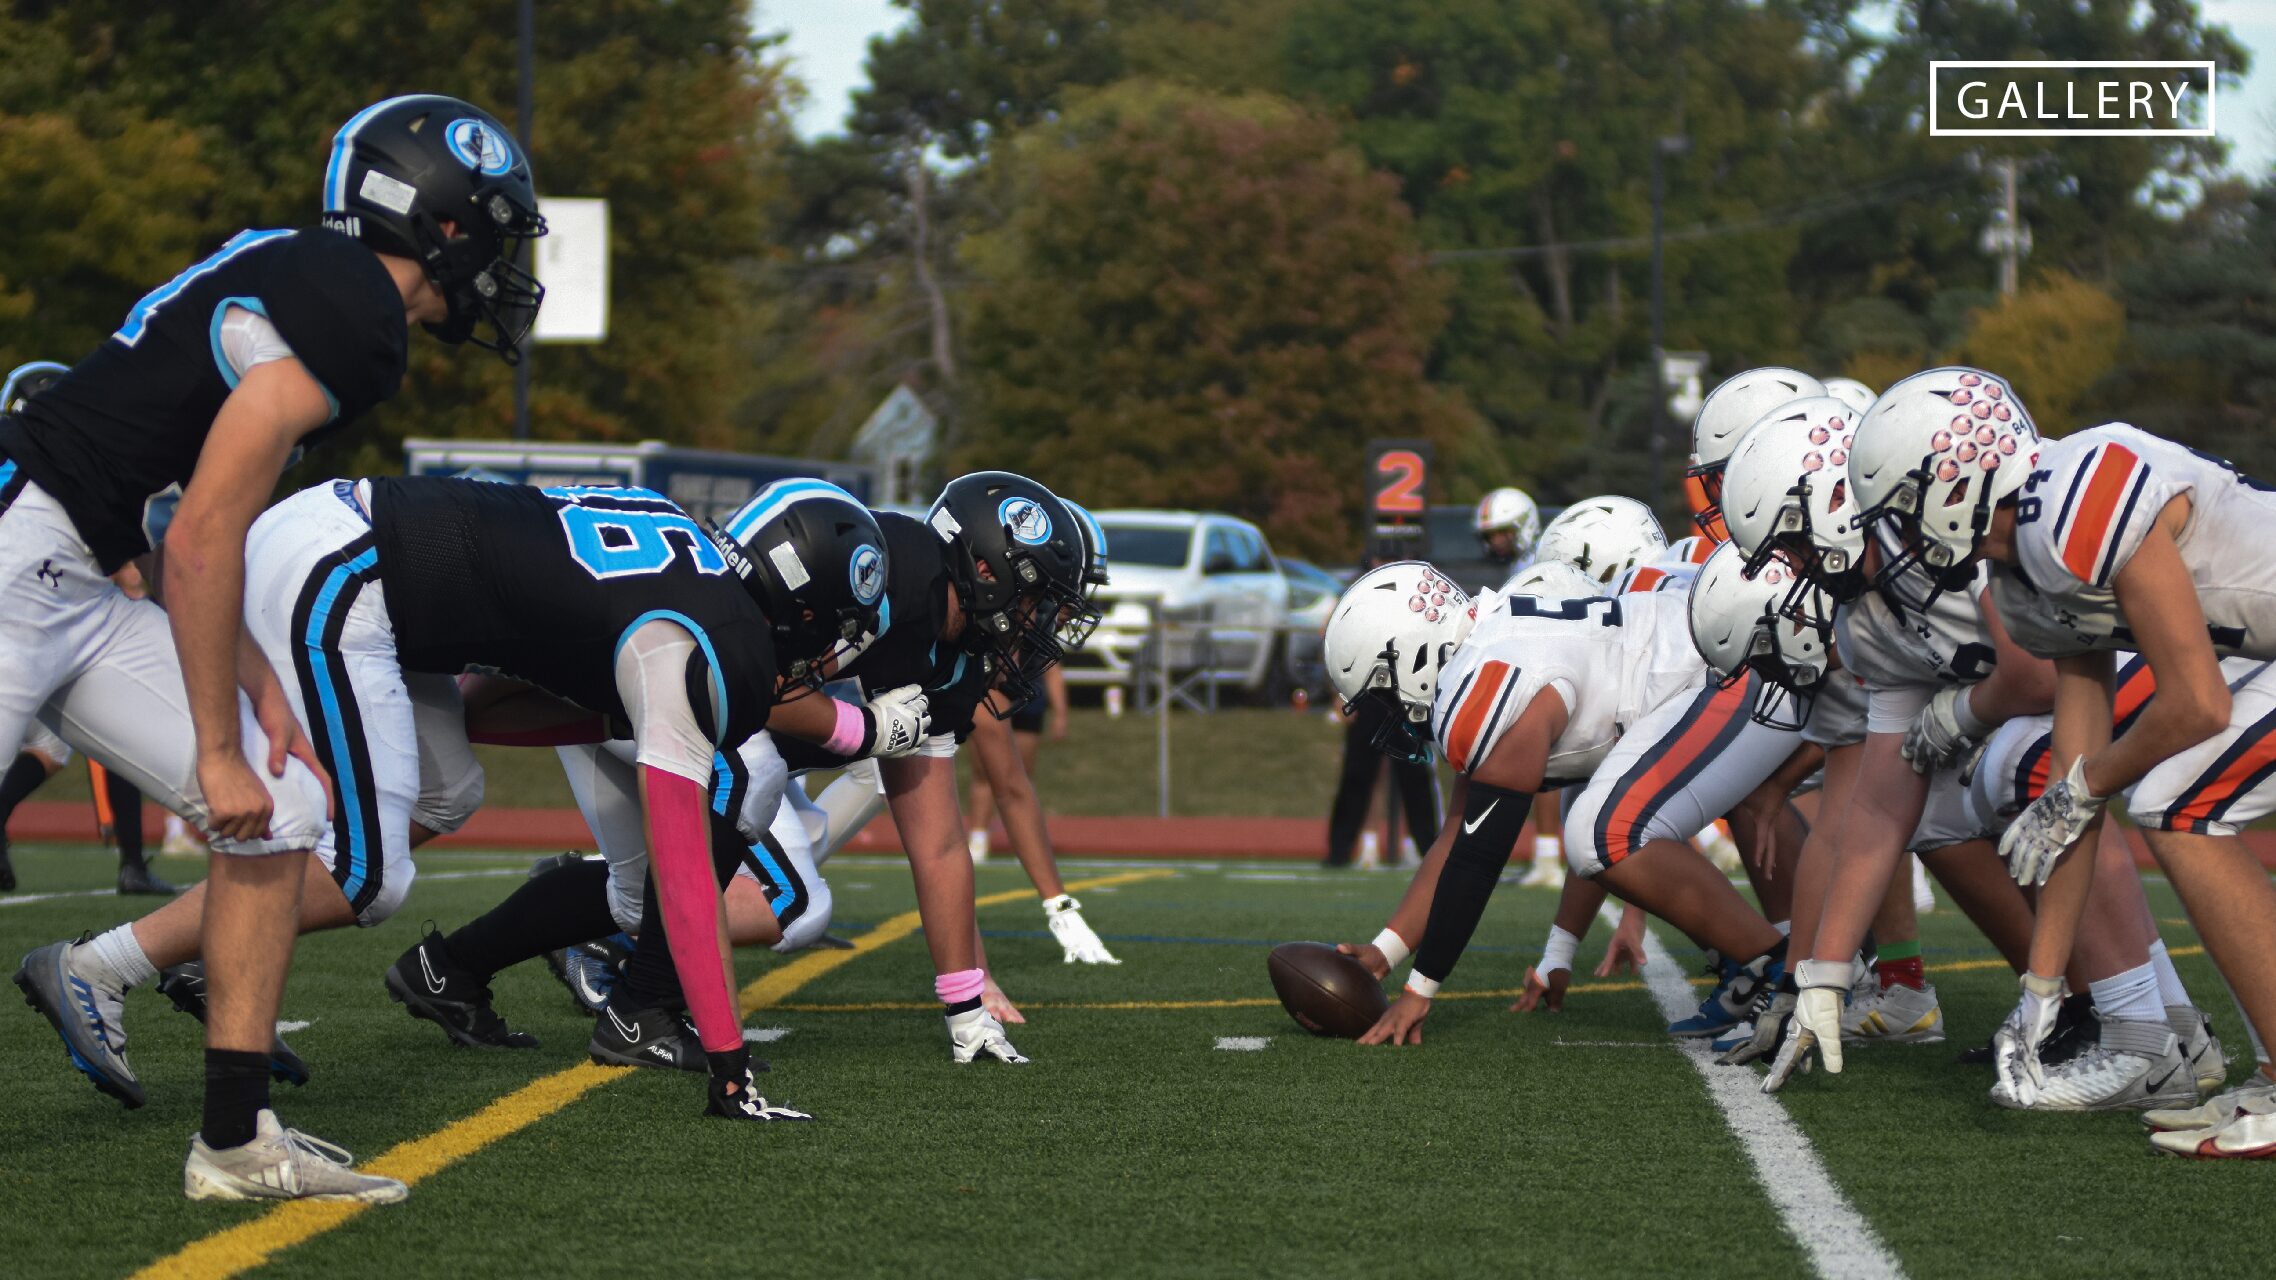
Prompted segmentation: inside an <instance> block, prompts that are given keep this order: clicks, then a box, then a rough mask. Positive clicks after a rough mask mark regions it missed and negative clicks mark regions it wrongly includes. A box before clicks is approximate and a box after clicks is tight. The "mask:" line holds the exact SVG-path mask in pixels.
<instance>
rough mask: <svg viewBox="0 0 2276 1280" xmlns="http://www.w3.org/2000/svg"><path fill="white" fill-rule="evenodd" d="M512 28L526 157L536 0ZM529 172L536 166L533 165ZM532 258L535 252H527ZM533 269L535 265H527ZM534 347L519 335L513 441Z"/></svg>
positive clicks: (525, 425)
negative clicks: (517, 48) (515, 32)
mask: <svg viewBox="0 0 2276 1280" xmlns="http://www.w3.org/2000/svg"><path fill="white" fill-rule="evenodd" d="M514 7H515V9H516V10H517V12H516V14H515V18H516V25H517V26H518V27H519V28H520V31H519V33H518V39H517V41H516V43H517V44H518V45H519V46H520V51H519V56H518V59H517V60H518V61H519V63H520V67H519V68H518V78H519V80H520V85H519V87H518V89H517V91H516V92H515V95H514V132H515V133H517V134H519V135H520V137H521V144H522V154H523V155H524V156H527V155H529V139H530V113H531V112H532V111H534V110H535V109H536V107H535V104H534V103H533V101H532V99H533V98H534V97H535V96H536V93H535V89H536V86H535V84H534V81H535V80H536V79H537V75H536V71H535V69H534V64H535V62H536V59H537V51H536V48H535V46H536V44H537V0H520V3H518V4H516V5H515V6H514ZM531 167H532V168H535V167H536V165H535V164H534V163H533V164H532V165H531ZM530 252H531V253H532V254H535V253H536V252H537V250H536V249H535V248H534V247H533V248H532V249H530ZM529 266H530V267H531V268H533V269H534V268H535V267H536V266H537V264H536V263H535V262H532V263H530V264H529ZM536 345H537V344H536V343H534V342H531V341H530V339H529V336H528V335H526V334H525V335H523V337H522V343H521V359H519V360H516V361H515V362H514V439H516V440H527V439H529V357H530V348H531V347H534V346H536Z"/></svg>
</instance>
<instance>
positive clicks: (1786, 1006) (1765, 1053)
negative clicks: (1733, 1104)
mask: <svg viewBox="0 0 2276 1280" xmlns="http://www.w3.org/2000/svg"><path fill="white" fill-rule="evenodd" d="M1794 1004H1795V999H1794V993H1793V992H1791V991H1775V990H1772V991H1764V992H1762V993H1761V994H1759V995H1757V996H1756V997H1755V998H1754V1004H1753V1005H1752V1006H1751V1007H1750V1008H1749V1009H1748V1011H1747V1014H1748V1016H1749V1017H1751V1018H1753V1019H1754V1035H1753V1037H1752V1038H1750V1039H1746V1040H1741V1041H1739V1042H1738V1043H1737V1044H1735V1045H1732V1046H1731V1047H1730V1048H1728V1049H1725V1050H1724V1051H1723V1053H1722V1056H1721V1057H1718V1058H1716V1059H1715V1061H1716V1062H1718V1063H1720V1064H1722V1065H1723V1066H1726V1067H1739V1066H1745V1065H1746V1064H1747V1063H1749V1062H1755V1061H1758V1060H1760V1059H1763V1058H1767V1057H1769V1056H1770V1055H1772V1054H1774V1053H1776V1052H1778V1040H1779V1037H1781V1036H1783V1035H1785V1034H1786V1024H1787V1022H1788V1021H1790V1020H1791V1019H1792V1018H1793V1016H1794Z"/></svg>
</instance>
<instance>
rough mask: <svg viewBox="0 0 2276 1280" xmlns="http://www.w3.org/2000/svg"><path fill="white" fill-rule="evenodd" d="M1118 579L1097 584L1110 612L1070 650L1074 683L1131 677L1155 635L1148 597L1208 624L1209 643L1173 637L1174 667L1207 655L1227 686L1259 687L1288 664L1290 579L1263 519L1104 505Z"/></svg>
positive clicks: (1181, 618) (1181, 616) (1180, 617)
mask: <svg viewBox="0 0 2276 1280" xmlns="http://www.w3.org/2000/svg"><path fill="white" fill-rule="evenodd" d="M1096 514H1097V516H1098V522H1099V525H1100V527H1101V528H1103V529H1104V530H1105V531H1106V546H1107V564H1108V575H1109V578H1110V581H1109V582H1108V585H1107V586H1106V587H1105V588H1103V589H1102V590H1101V591H1100V592H1099V603H1100V607H1101V609H1102V610H1103V611H1104V613H1105V617H1104V619H1103V620H1102V621H1101V622H1100V623H1099V628H1098V631H1097V633H1096V634H1094V635H1093V636H1092V637H1091V640H1090V643H1089V644H1087V645H1085V646H1083V648H1082V649H1081V650H1080V651H1079V652H1077V653H1075V654H1072V655H1070V656H1069V658H1068V662H1067V667H1066V672H1067V679H1068V681H1069V682H1070V683H1073V684H1093V685H1110V684H1120V685H1126V684H1129V683H1130V682H1131V680H1132V678H1133V674H1134V669H1135V668H1136V666H1137V664H1138V661H1139V655H1140V653H1141V652H1142V650H1143V649H1144V648H1145V645H1146V643H1147V640H1148V630H1147V628H1148V625H1149V622H1150V616H1149V611H1148V607H1147V604H1146V603H1145V602H1146V601H1149V600H1152V601H1158V602H1159V607H1160V608H1161V609H1163V610H1164V611H1165V613H1166V616H1167V617H1169V618H1171V619H1173V620H1177V621H1178V622H1180V623H1181V624H1183V623H1195V624H1200V623H1206V625H1207V627H1208V639H1207V642H1206V643H1199V644H1196V643H1194V641H1193V639H1192V638H1190V637H1189V638H1187V639H1183V640H1176V639H1173V641H1172V643H1171V644H1170V645H1169V646H1168V651H1169V653H1170V655H1171V656H1170V666H1171V669H1172V671H1173V672H1174V673H1176V674H1178V675H1180V676H1183V675H1187V674H1190V667H1188V668H1187V669H1184V670H1181V669H1180V668H1181V667H1182V666H1185V665H1186V664H1185V663H1184V662H1183V661H1181V659H1182V658H1183V657H1185V656H1186V655H1194V654H1198V655H1201V657H1202V659H1204V660H1205V661H1206V664H1207V666H1208V668H1209V671H1210V673H1211V677H1210V678H1211V679H1212V680H1213V681H1215V682H1216V683H1217V684H1218V685H1220V686H1229V687H1233V688H1237V689H1239V690H1241V691H1243V692H1244V693H1249V694H1259V695H1261V694H1262V693H1264V692H1265V691H1266V689H1267V686H1268V683H1269V682H1271V681H1273V680H1274V679H1275V678H1276V677H1277V676H1278V674H1279V673H1280V671H1281V670H1283V669H1284V667H1285V665H1286V663H1285V656H1284V647H1285V646H1284V641H1283V627H1284V625H1285V623H1286V620H1287V616H1288V592H1289V586H1288V579H1287V578H1285V577H1283V576H1282V575H1281V572H1280V566H1279V564H1278V562H1276V561H1275V560H1274V559H1273V555H1272V548H1271V547H1270V546H1268V545H1266V543H1265V540H1264V534H1262V533H1260V532H1259V531H1258V530H1257V527H1256V526H1255V525H1253V524H1250V523H1249V522H1248V521H1246V520H1242V519H1240V518H1238V517H1236V516H1229V515H1225V514H1223V513H1221V512H1208V511H1144V510H1123V511H1100V512H1098V513H1096Z"/></svg>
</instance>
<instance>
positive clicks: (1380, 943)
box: [1375, 929, 1414, 969]
mask: <svg viewBox="0 0 2276 1280" xmlns="http://www.w3.org/2000/svg"><path fill="white" fill-rule="evenodd" d="M1375 949H1376V950H1377V951H1380V952H1382V953H1383V963H1385V964H1387V965H1389V966H1391V967H1392V968H1394V969H1396V968H1398V967H1399V966H1400V965H1402V964H1405V963H1406V962H1407V957H1408V956H1410V955H1413V954H1414V952H1413V951H1412V950H1410V949H1409V948H1408V946H1407V940H1406V939H1405V938H1402V937H1400V936H1399V935H1398V933H1397V932H1396V931H1394V930H1391V929H1385V930H1384V931H1383V932H1381V933H1378V934H1376V935H1375Z"/></svg>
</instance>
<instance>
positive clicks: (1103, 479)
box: [960, 81, 1475, 556]
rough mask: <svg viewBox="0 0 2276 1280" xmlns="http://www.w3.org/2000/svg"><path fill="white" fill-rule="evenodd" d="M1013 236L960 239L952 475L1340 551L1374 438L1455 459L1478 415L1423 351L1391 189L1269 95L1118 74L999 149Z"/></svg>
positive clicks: (1423, 322)
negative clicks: (1434, 446)
mask: <svg viewBox="0 0 2276 1280" xmlns="http://www.w3.org/2000/svg"><path fill="white" fill-rule="evenodd" d="M998 162H999V165H1000V166H1001V171H1000V172H999V173H998V174H997V175H996V182H997V184H998V186H997V190H998V195H999V202H1000V204H1001V207H1003V208H1005V209H1007V210H1009V214H1008V216H1007V217H1006V219H1005V220H1004V222H1003V223H1002V224H1001V225H1000V226H998V227H996V228H993V229H991V230H988V231H986V232H983V233H979V234H976V235H974V236H972V237H970V238H968V239H967V240H966V242H965V246H964V263H965V265H966V267H967V268H968V269H969V270H970V271H971V272H972V274H973V275H974V276H975V277H976V279H975V280H974V282H973V283H972V285H971V286H970V289H969V293H968V313H967V317H966V323H967V331H968V350H969V353H970V354H969V361H968V370H967V381H966V406H965V408H966V413H965V416H966V421H967V422H968V423H969V424H971V426H970V435H969V436H968V441H969V443H968V445H967V447H966V450H965V456H964V457H963V458H961V459H960V461H961V462H967V463H971V464H975V465H980V464H1004V463H1008V462H1012V461H1013V460H1016V464H1017V465H1018V466H1020V467H1021V468H1022V469H1023V470H1029V471H1032V472H1033V474H1035V475H1036V476H1037V477H1038V478H1039V479H1042V480H1044V481H1045V482H1046V483H1049V484H1053V485H1064V486H1066V491H1067V492H1069V493H1072V494H1076V495H1079V496H1080V497H1081V498H1082V500H1083V501H1085V502H1086V503H1090V504H1092V505H1096V506H1116V505H1123V504H1129V503H1155V504H1159V503H1167V504H1172V505H1177V506H1201V507H1213V508H1221V509H1224V510H1228V511H1233V512H1237V513H1240V514H1243V515H1246V516H1249V517H1251V518H1254V519H1256V520H1258V521H1259V522H1260V523H1262V524H1264V525H1265V526H1267V528H1269V530H1270V531H1271V534H1272V537H1273V539H1274V541H1275V543H1276V545H1279V546H1282V547H1284V548H1286V549H1288V550H1291V551H1296V552H1300V553H1307V554H1315V555H1330V556H1334V555H1344V554H1349V553H1350V552H1351V551H1352V550H1353V549H1354V548H1355V546H1356V545H1357V541H1358V533H1359V510H1358V508H1359V498H1358V493H1359V489H1360V486H1359V484H1358V483H1357V481H1358V478H1359V477H1360V474H1361V471H1362V467H1363V461H1364V457H1363V451H1364V448H1365V445H1366V442H1367V441H1368V440H1369V439H1370V438H1372V437H1378V436H1420V437H1425V438H1429V439H1432V440H1434V441H1436V442H1437V443H1438V446H1439V450H1440V454H1439V456H1440V461H1441V464H1442V466H1449V467H1455V468H1459V465H1460V463H1461V462H1462V460H1463V459H1464V458H1465V457H1466V456H1470V455H1469V451H1470V450H1471V449H1472V448H1473V447H1474V438H1475V437H1474V420H1473V419H1472V418H1471V416H1470V415H1469V414H1468V413H1467V411H1466V410H1465V409H1463V407H1462V406H1461V404H1460V402H1459V401H1458V400H1456V399H1453V398H1451V397H1448V396H1446V395H1444V394H1442V393H1441V392H1439V391H1438V390H1436V389H1434V388H1433V387H1432V386H1431V385H1430V384H1429V382H1428V380H1427V378H1426V377H1425V371H1424V358H1425V355H1426V353H1427V351H1428V349H1429V345H1430V342H1431V340H1432V339H1433V338H1434V337H1435V336H1436V334H1437V331H1438V328H1439V326H1440V324H1441V323H1443V320H1444V315H1445V312H1444V309H1443V307H1442V306H1441V304H1440V302H1439V301H1438V294H1439V288H1438V285H1437V282H1436V281H1435V280H1434V279H1433V277H1432V275H1431V273H1430V272H1429V270H1428V269H1427V268H1426V266H1425V265H1424V263H1423V260H1422V257H1421V255H1420V254H1419V252H1417V248H1416V245H1415V241H1414V233H1413V227H1412V224H1411V221H1410V219H1409V217H1408V215H1407V212H1406V210H1405V209H1404V208H1402V207H1401V205H1400V204H1399V202H1398V199H1397V194H1396V183H1395V182H1394V181H1393V180H1392V179H1390V178H1388V177H1386V176H1384V175H1380V174H1376V173H1373V172H1371V171H1369V169H1368V168H1367V166H1366V164H1365V162H1364V161H1362V160H1361V158H1360V157H1359V156H1358V155H1357V154H1356V153H1354V152H1352V151H1350V150H1349V149H1347V148H1345V147H1343V146H1342V145H1341V144H1340V142H1339V140H1338V138H1337V135H1336V130H1335V128H1334V126H1333V125H1332V124H1330V123H1329V122H1327V121H1325V120H1323V119H1320V118H1318V117H1316V116H1312V115H1308V114H1305V113H1303V112H1301V111H1299V110H1297V109H1296V108H1294V107H1292V106H1291V105H1289V104H1287V103H1286V102H1284V101H1282V100H1279V99H1275V98H1271V97H1268V96H1264V95H1248V96H1243V97H1225V96H1220V95H1212V94H1206V93H1201V92H1198V91H1193V90H1187V89H1179V88H1173V87H1170V86H1164V85H1160V84H1156V83H1153V82H1146V81H1132V82H1127V83H1125V84H1122V85H1119V86H1117V87H1115V88H1113V89H1110V90H1107V91H1105V92H1102V93H1100V94H1098V95H1096V96H1094V97H1091V98H1088V99H1086V100H1085V101H1083V102H1082V103H1081V104H1079V105H1077V106H1075V107H1074V108H1072V109H1070V110H1069V111H1068V112H1067V113H1066V114H1065V115H1064V117H1063V118H1062V119H1061V120H1059V121H1057V122H1054V123H1051V124H1046V125H1041V126H1038V127H1036V128H1034V129H1031V130H1030V131H1028V132H1027V133H1025V134H1023V135H1021V136H1020V137H1019V138H1018V139H1017V140H1016V142H1015V143H1014V144H1013V146H1012V148H1011V150H1010V152H1009V153H1008V154H1000V155H999V157H998Z"/></svg>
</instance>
